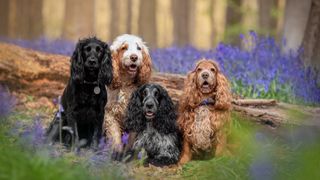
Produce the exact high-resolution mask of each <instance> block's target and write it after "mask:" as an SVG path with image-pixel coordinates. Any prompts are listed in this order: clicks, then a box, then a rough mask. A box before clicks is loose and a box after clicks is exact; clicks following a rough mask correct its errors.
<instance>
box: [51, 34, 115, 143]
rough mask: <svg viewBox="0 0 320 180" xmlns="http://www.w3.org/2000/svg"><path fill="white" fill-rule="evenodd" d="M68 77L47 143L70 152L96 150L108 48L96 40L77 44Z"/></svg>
mask: <svg viewBox="0 0 320 180" xmlns="http://www.w3.org/2000/svg"><path fill="white" fill-rule="evenodd" d="M70 69H71V77H70V79H69V82H68V84H67V87H66V88H65V89H64V92H63V95H62V98H61V105H60V106H61V108H59V111H58V113H57V114H56V116H55V118H54V119H53V121H52V123H51V124H50V126H49V128H48V131H47V140H48V141H49V142H52V143H54V142H57V141H61V142H62V143H63V144H64V145H66V146H68V147H70V146H72V147H74V148H79V147H82V146H90V145H92V146H93V148H97V147H98V143H99V140H100V138H101V136H102V124H103V119H104V113H105V110H104V108H105V105H106V103H107V90H106V87H105V85H109V84H110V83H111V81H112V78H113V75H112V60H111V51H110V49H109V46H108V44H106V43H104V42H102V41H100V40H99V39H97V38H95V37H93V38H87V39H83V40H79V42H78V43H77V45H76V49H75V50H74V52H73V55H72V57H71V68H70Z"/></svg>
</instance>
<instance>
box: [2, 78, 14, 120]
mask: <svg viewBox="0 0 320 180" xmlns="http://www.w3.org/2000/svg"><path fill="white" fill-rule="evenodd" d="M15 102H16V101H15V98H14V97H13V96H12V95H11V94H10V93H9V91H8V89H6V88H5V87H4V86H2V85H1V84H0V118H2V117H5V116H7V115H8V114H9V113H10V112H11V110H12V108H13V107H14V105H15Z"/></svg>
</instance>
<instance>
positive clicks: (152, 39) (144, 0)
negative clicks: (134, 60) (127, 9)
mask: <svg viewBox="0 0 320 180" xmlns="http://www.w3.org/2000/svg"><path fill="white" fill-rule="evenodd" d="M139 9H140V13H139V36H141V37H142V38H143V40H144V41H146V42H148V45H149V47H157V23H156V0H141V1H140V8H139Z"/></svg>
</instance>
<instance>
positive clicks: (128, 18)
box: [126, 0, 132, 34]
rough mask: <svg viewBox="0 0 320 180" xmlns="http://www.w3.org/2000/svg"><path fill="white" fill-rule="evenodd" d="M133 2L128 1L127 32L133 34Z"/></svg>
mask: <svg viewBox="0 0 320 180" xmlns="http://www.w3.org/2000/svg"><path fill="white" fill-rule="evenodd" d="M131 24H132V0H127V29H126V32H127V33H129V34H131V33H132V27H131Z"/></svg>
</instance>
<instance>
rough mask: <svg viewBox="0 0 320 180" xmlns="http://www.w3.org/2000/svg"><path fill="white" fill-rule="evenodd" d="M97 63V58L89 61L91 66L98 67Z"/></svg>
mask: <svg viewBox="0 0 320 180" xmlns="http://www.w3.org/2000/svg"><path fill="white" fill-rule="evenodd" d="M96 63H97V61H96V59H95V58H90V59H89V64H90V65H96Z"/></svg>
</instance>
